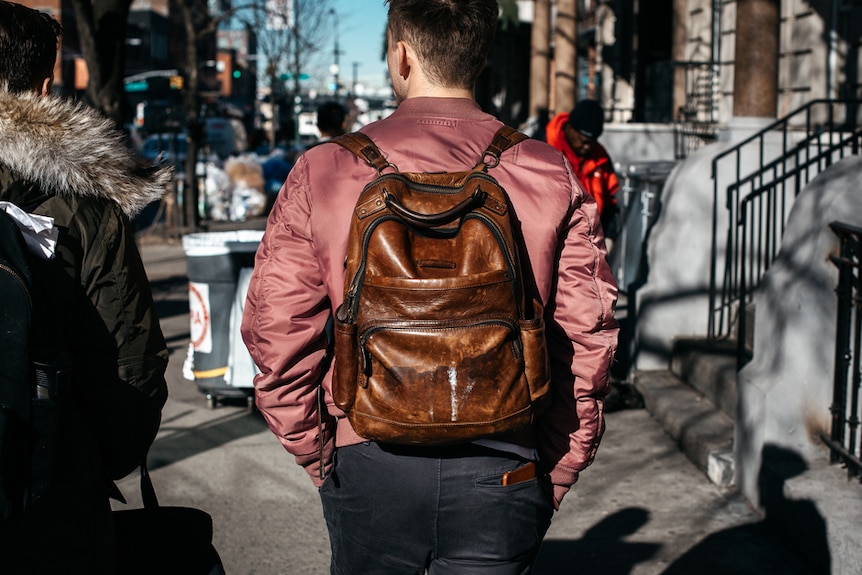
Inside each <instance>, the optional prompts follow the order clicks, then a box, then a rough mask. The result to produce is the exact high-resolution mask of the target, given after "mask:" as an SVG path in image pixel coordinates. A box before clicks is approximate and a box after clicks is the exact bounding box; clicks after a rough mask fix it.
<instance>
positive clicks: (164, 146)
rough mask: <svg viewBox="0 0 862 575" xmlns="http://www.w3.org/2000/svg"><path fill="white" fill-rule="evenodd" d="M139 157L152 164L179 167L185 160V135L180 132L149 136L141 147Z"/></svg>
mask: <svg viewBox="0 0 862 575" xmlns="http://www.w3.org/2000/svg"><path fill="white" fill-rule="evenodd" d="M141 155H142V156H143V157H145V158H147V159H148V160H151V161H152V162H168V163H171V164H173V165H175V166H178V167H181V166H183V164H184V163H185V160H186V135H185V134H184V133H182V132H180V133H158V134H150V135H149V136H147V137H146V139H144V143H143V144H142V145H141Z"/></svg>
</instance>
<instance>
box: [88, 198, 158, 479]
mask: <svg viewBox="0 0 862 575" xmlns="http://www.w3.org/2000/svg"><path fill="white" fill-rule="evenodd" d="M91 218H92V219H91ZM73 221H75V222H77V224H78V225H80V226H81V230H80V233H81V238H82V242H81V246H82V248H83V252H82V265H81V276H80V282H81V285H82V287H83V296H82V297H84V298H86V300H87V303H86V304H83V305H81V306H80V308H79V309H80V311H78V312H77V313H78V316H77V317H78V320H77V322H78V325H77V329H78V330H79V332H78V341H77V342H76V343H75V345H76V346H78V348H79V349H78V351H77V353H76V357H80V358H81V361H78V360H77V359H76V362H77V364H80V370H81V378H82V379H83V383H84V384H85V385H84V386H83V387H84V388H85V389H86V393H87V405H88V409H89V410H90V411H91V413H90V420H91V421H93V422H95V431H96V437H97V439H98V443H99V445H100V449H101V452H102V459H103V462H104V464H105V467H106V469H107V471H108V474H109V475H110V476H111V477H112V478H114V479H118V478H121V477H123V476H125V475H127V474H128V473H129V472H131V471H132V470H134V468H135V467H137V466H138V465H139V464H140V463H141V460H142V458H143V457H144V456H145V454H146V452H147V450H148V449H149V447H150V445H151V444H152V442H153V440H154V439H155V437H156V433H157V432H158V429H159V424H160V422H161V411H162V407H163V406H164V404H165V402H166V401H167V395H168V391H167V383H166V381H165V369H166V368H167V363H168V353H167V346H166V344H165V340H164V336H163V335H162V331H161V327H160V325H159V318H158V315H157V313H156V310H155V307H154V303H153V297H152V292H151V290H150V285H149V282H148V280H147V275H146V271H145V269H144V265H143V262H142V260H141V256H140V252H139V251H138V248H137V245H136V244H135V239H134V235H133V232H132V230H131V226H130V225H129V221H128V219H127V218H126V216H125V215H123V214H122V213H121V211H120V209H119V208H118V207H117V206H115V205H113V204H110V206H109V207H107V208H101V209H98V208H96V209H93V210H90V209H89V206H88V204H87V203H86V202H82V204H81V205H79V206H78V209H77V211H76V213H75V217H74V220H73ZM92 230H96V231H95V232H93V231H92ZM78 369H79V368H78V367H77V365H76V372H77V371H78Z"/></svg>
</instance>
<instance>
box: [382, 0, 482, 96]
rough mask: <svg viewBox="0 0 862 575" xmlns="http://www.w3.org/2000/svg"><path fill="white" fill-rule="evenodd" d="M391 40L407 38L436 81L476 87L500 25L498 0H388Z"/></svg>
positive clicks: (406, 40)
mask: <svg viewBox="0 0 862 575" xmlns="http://www.w3.org/2000/svg"><path fill="white" fill-rule="evenodd" d="M387 2H388V4H389V33H390V41H391V42H398V41H405V42H407V43H408V44H410V45H411V46H412V47H413V49H414V50H415V51H416V56H417V57H418V58H419V60H420V62H421V63H422V67H423V68H424V69H425V72H426V74H428V77H429V79H430V80H431V81H432V82H435V83H436V84H438V85H440V86H446V87H452V88H473V85H474V84H475V82H476V78H477V77H478V76H479V73H480V72H481V71H482V69H483V68H484V67H485V61H486V60H487V58H488V53H489V52H490V51H491V44H492V43H493V41H494V34H495V33H496V31H497V20H498V17H499V8H498V6H497V0H387Z"/></svg>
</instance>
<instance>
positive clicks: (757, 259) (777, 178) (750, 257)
mask: <svg viewBox="0 0 862 575" xmlns="http://www.w3.org/2000/svg"><path fill="white" fill-rule="evenodd" d="M860 103H862V102H860V101H858V100H812V101H811V102H808V103H807V104H805V105H804V106H802V107H800V108H799V109H797V110H796V111H794V112H792V113H791V114H789V115H788V116H786V117H784V118H782V119H779V120H776V121H774V122H772V123H770V124H769V125H768V126H766V127H765V128H763V129H762V130H760V131H759V132H757V133H756V134H753V135H752V136H749V137H748V138H746V139H744V140H742V141H741V142H740V143H738V144H736V145H735V146H733V147H732V148H729V149H727V150H724V151H723V152H721V153H720V154H718V155H716V156H715V157H714V158H713V160H712V179H713V204H714V205H713V215H712V249H711V253H710V280H709V321H708V336H709V337H710V338H711V339H720V338H730V337H732V336H733V335H736V336H737V345H738V348H739V354H738V360H739V365H740V367H741V366H742V365H743V364H744V363H745V362H747V361H748V358H749V356H750V352H749V350H747V349H746V346H745V343H746V329H747V326H746V318H745V308H746V306H747V305H748V304H749V303H751V301H753V293H754V291H755V290H756V289H757V287H759V285H760V281H761V279H762V277H763V274H765V273H766V271H767V270H768V269H769V266H770V264H771V263H772V261H773V260H774V258H775V257H776V256H777V254H778V249H779V248H780V244H781V239H782V237H783V234H784V226H785V224H786V221H787V217H788V216H789V214H790V209H791V207H792V205H793V201H794V200H795V198H796V196H797V195H798V194H799V193H800V192H801V191H802V189H803V188H804V187H805V185H806V184H808V182H810V181H811V180H812V179H813V178H814V176H816V175H817V174H818V173H819V172H820V171H822V170H823V169H825V168H826V167H828V166H829V165H831V164H832V163H833V162H834V161H837V160H838V159H840V158H843V157H844V156H845V155H849V154H859V152H860V144H862V131H860V129H859V127H858V126H857V124H856V113H857V110H858V108H859V106H860ZM839 111H843V114H839V113H838V112H839ZM767 140H769V141H767ZM776 140H778V141H777V142H776ZM771 146H780V147H779V150H778V152H777V153H773V154H770V153H769V150H768V148H769V147H771ZM772 156H775V157H774V159H773V158H772ZM725 159H728V160H732V161H733V162H734V167H733V170H734V171H733V172H732V175H731V177H730V184H728V185H726V187H725V189H724V192H725V196H724V198H721V190H720V182H719V163H720V162H721V161H722V160H725ZM744 159H745V160H746V161H747V162H749V163H750V162H751V161H752V159H753V161H754V162H755V165H756V167H755V168H754V169H753V170H751V171H750V172H748V173H743V163H744V162H743V160H744ZM722 165H724V164H722ZM720 199H723V200H724V209H726V210H727V215H728V223H727V231H726V234H727V236H726V245H725V246H724V248H723V253H724V256H725V257H724V266H723V269H721V270H719V265H720V264H719V253H718V249H719V245H718V239H719V233H720V230H719V228H718V226H719V210H720V209H721V208H720V203H719V201H720ZM720 271H721V273H719V272H720ZM734 322H735V325H736V330H734V329H733V326H734ZM734 331H735V333H734Z"/></svg>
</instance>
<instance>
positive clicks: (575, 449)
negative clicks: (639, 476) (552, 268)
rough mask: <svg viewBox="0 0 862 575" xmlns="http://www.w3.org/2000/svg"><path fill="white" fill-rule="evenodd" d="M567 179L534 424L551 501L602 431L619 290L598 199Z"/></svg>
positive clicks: (586, 461) (586, 460)
mask: <svg viewBox="0 0 862 575" xmlns="http://www.w3.org/2000/svg"><path fill="white" fill-rule="evenodd" d="M567 166H568V164H567ZM567 169H569V168H567ZM569 180H570V182H571V190H572V203H571V208H570V212H569V217H568V219H567V222H566V225H565V226H564V228H563V229H562V231H561V238H560V241H561V243H562V247H561V249H560V255H559V261H558V271H557V273H558V276H557V284H556V288H555V290H554V293H553V295H552V301H551V302H550V303H551V306H550V308H551V309H550V311H549V313H551V314H552V315H551V317H550V318H549V321H548V325H547V337H548V346H549V355H550V361H551V383H552V385H551V394H552V395H551V401H550V402H549V406H548V409H547V412H545V413H544V414H543V416H542V417H541V418H540V420H539V425H538V433H539V442H538V445H539V453H540V457H541V461H542V464H543V466H544V468H545V471H546V472H548V473H549V474H550V477H551V482H552V483H553V486H554V500H555V502H556V505H559V503H560V501H561V500H562V498H563V496H564V495H565V493H566V492H567V491H568V490H569V488H570V487H571V486H572V485H573V484H574V483H575V482H576V481H577V479H578V474H579V473H580V472H581V471H583V470H584V469H585V468H586V467H587V466H589V465H590V464H591V463H592V461H593V458H594V457H595V454H596V451H597V449H598V446H599V442H600V441H601V438H602V434H603V433H604V429H605V424H604V416H603V413H602V405H603V399H604V397H605V396H606V395H607V392H608V391H609V375H608V372H609V369H610V365H611V361H612V359H613V357H614V354H615V352H616V346H617V336H618V331H619V326H618V324H617V321H616V320H615V319H614V307H615V305H616V298H617V288H616V283H615V280H614V277H613V274H612V273H611V269H610V267H609V265H608V263H607V258H606V252H605V248H604V241H603V239H602V232H601V226H600V225H599V221H598V211H597V209H596V203H595V201H594V200H593V198H592V197H591V196H590V195H589V194H588V193H587V192H586V191H584V190H583V188H582V187H581V186H580V184H578V183H577V179H576V178H575V176H574V175H573V174H572V173H571V172H569Z"/></svg>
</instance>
